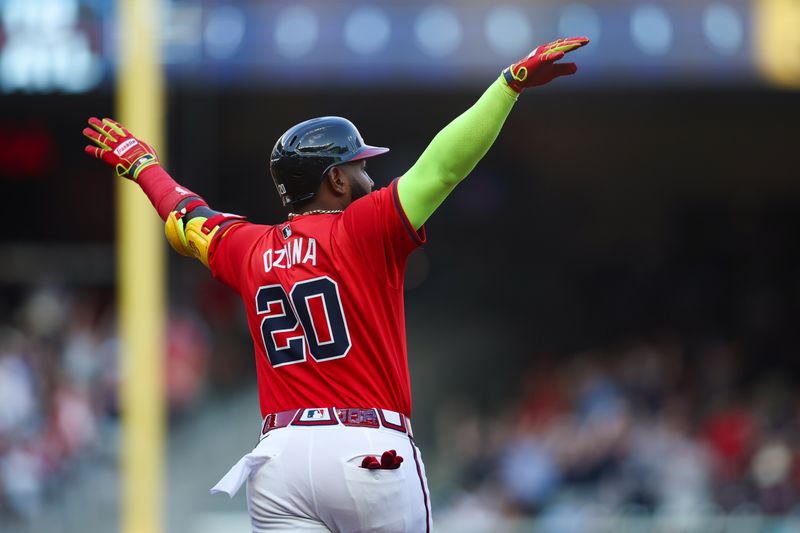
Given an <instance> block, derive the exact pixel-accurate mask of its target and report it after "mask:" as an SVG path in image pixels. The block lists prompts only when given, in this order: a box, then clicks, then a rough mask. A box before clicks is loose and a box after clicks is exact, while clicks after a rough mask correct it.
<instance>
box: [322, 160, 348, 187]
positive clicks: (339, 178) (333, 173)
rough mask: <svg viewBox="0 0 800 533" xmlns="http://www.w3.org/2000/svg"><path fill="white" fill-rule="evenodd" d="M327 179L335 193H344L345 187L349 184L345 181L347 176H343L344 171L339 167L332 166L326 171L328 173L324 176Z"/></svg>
mask: <svg viewBox="0 0 800 533" xmlns="http://www.w3.org/2000/svg"><path fill="white" fill-rule="evenodd" d="M325 177H326V178H327V180H328V185H330V187H331V189H333V192H335V193H336V194H346V193H347V187H348V185H349V183H348V181H347V176H345V173H344V171H343V170H342V168H341V167H338V166H336V167H333V168H331V169H330V170H329V171H328V174H327V175H326V176H325Z"/></svg>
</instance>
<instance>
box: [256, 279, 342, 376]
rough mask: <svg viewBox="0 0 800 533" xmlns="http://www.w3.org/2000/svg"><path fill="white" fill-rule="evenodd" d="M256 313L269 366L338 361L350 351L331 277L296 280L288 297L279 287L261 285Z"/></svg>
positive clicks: (340, 303) (338, 300) (335, 287)
mask: <svg viewBox="0 0 800 533" xmlns="http://www.w3.org/2000/svg"><path fill="white" fill-rule="evenodd" d="M256 312H257V313H258V314H259V315H267V316H265V317H264V318H263V320H261V337H262V339H263V340H264V348H265V349H266V351H267V357H269V362H270V363H271V364H272V366H273V367H276V366H282V365H289V364H292V363H299V362H301V361H305V360H306V343H307V344H308V352H309V353H310V354H311V357H313V358H314V360H315V361H326V360H329V359H338V358H340V357H344V356H345V355H347V352H348V351H349V350H350V346H351V343H350V332H349V331H348V330H347V321H346V320H345V318H344V312H343V310H342V301H341V299H340V298H339V286H338V285H337V284H336V282H335V281H333V280H332V279H331V278H329V277H327V276H324V277H321V278H315V279H310V280H306V281H298V282H297V283H295V284H294V286H293V287H292V289H291V291H289V294H288V295H287V294H286V291H284V290H283V287H282V286H280V285H265V286H263V287H260V288H259V289H258V292H257V293H256Z"/></svg>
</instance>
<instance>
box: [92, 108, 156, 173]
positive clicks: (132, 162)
mask: <svg viewBox="0 0 800 533" xmlns="http://www.w3.org/2000/svg"><path fill="white" fill-rule="evenodd" d="M89 125H90V126H91V128H84V130H83V134H84V135H85V136H86V137H88V139H89V140H90V141H92V142H93V143H94V146H92V145H90V146H87V147H86V148H84V151H85V152H86V153H87V154H89V155H91V156H93V157H96V158H97V159H102V160H103V161H105V162H106V164H108V165H111V166H112V167H114V169H115V170H116V171H117V175H119V176H121V177H123V178H128V179H131V180H134V181H136V179H137V178H138V177H139V173H141V172H142V170H144V169H146V168H147V167H150V166H153V165H157V164H158V155H156V151H155V150H153V148H152V147H151V146H150V145H148V144H147V143H145V142H143V141H140V140H139V139H137V138H136V137H134V136H133V135H132V134H131V132H129V131H128V130H127V129H125V127H123V126H122V125H121V124H119V123H117V122H115V121H113V120H111V119H110V118H104V119H103V121H102V122H101V121H99V120H98V119H96V118H94V117H92V118H90V119H89Z"/></svg>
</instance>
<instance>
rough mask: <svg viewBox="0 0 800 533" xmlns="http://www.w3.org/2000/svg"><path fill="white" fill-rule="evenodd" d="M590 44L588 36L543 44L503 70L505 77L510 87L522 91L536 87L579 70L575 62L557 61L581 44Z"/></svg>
mask: <svg viewBox="0 0 800 533" xmlns="http://www.w3.org/2000/svg"><path fill="white" fill-rule="evenodd" d="M587 44H589V39H588V38H587V37H570V38H569V39H559V40H557V41H553V42H552V43H547V44H543V45H542V46H539V47H538V48H536V49H535V50H534V51H533V52H531V53H530V54H528V55H527V56H525V57H523V58H522V59H520V60H519V61H518V62H517V63H514V64H513V65H511V66H510V67H508V68H507V69H505V70H504V71H503V78H504V79H505V80H506V83H507V84H508V86H509V87H511V88H512V89H514V90H515V91H516V92H518V93H521V92H522V91H523V89H527V88H528V87H536V86H537V85H544V84H545V83H549V82H551V81H552V80H553V79H555V78H557V77H559V76H569V75H571V74H575V73H576V72H577V71H578V66H577V65H576V64H575V63H556V61H558V60H559V59H561V58H562V57H564V54H566V53H567V52H571V51H573V50H575V49H576V48H580V47H581V46H586V45H587Z"/></svg>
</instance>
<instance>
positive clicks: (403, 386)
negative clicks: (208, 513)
mask: <svg viewBox="0 0 800 533" xmlns="http://www.w3.org/2000/svg"><path fill="white" fill-rule="evenodd" d="M588 42H589V40H588V39H586V38H585V37H576V38H570V39H561V40H558V41H555V42H552V43H549V44H546V45H543V46H539V47H538V48H536V49H535V50H534V51H533V52H531V53H530V54H529V55H528V56H526V57H525V58H523V59H522V60H520V61H519V62H517V63H515V64H513V65H511V66H510V67H508V68H506V69H505V70H503V72H502V75H501V76H500V77H499V78H498V79H497V80H496V81H495V82H494V83H493V84H492V85H491V86H490V87H489V88H488V89H487V90H486V92H485V93H484V94H483V95H482V96H481V97H480V99H478V101H477V102H476V103H475V104H474V105H473V106H472V107H471V108H469V109H468V110H467V111H466V112H464V113H463V114H462V115H461V116H459V117H458V118H456V119H455V120H454V121H453V122H451V123H450V124H449V125H448V126H446V127H445V128H444V129H443V130H442V131H441V132H439V134H437V135H436V137H435V138H434V139H433V141H432V142H431V143H430V145H429V146H428V148H427V149H426V150H425V151H424V153H423V154H422V155H421V156H420V158H419V160H418V161H417V162H416V163H415V164H414V165H413V166H412V167H411V168H410V169H409V170H408V172H406V173H405V174H404V175H402V176H401V177H399V178H397V179H395V180H394V181H393V182H392V183H391V185H389V186H388V187H386V188H382V189H379V190H373V189H374V183H373V181H372V179H371V178H370V176H369V174H368V173H367V171H366V162H367V159H369V158H371V157H375V156H378V155H380V154H383V153H386V152H388V151H389V150H388V148H380V147H376V146H370V145H367V144H365V143H364V141H363V139H362V137H361V135H360V134H359V132H358V130H357V129H356V127H355V126H354V125H353V124H352V123H350V122H349V121H347V120H345V119H343V118H339V117H322V118H316V119H312V120H308V121H306V122H302V123H300V124H297V125H296V126H294V127H292V128H290V129H289V130H288V131H286V133H284V134H283V135H282V136H281V138H280V139H279V140H278V142H277V143H276V144H275V147H274V149H273V150H272V155H271V157H270V172H271V174H272V178H273V180H274V182H275V186H276V187H277V189H278V194H279V195H280V198H281V201H282V202H283V205H284V206H287V207H288V208H289V209H290V211H291V212H290V213H289V217H288V220H287V221H285V222H282V223H280V224H275V225H272V226H264V225H259V224H252V223H249V222H247V221H246V220H244V218H243V217H241V216H237V215H232V214H229V213H220V212H218V211H214V210H213V209H211V208H210V207H209V206H208V204H207V203H206V202H205V200H203V198H202V197H201V196H200V195H198V194H196V193H194V192H192V191H190V190H188V189H186V188H184V187H181V186H180V185H178V184H177V183H176V182H175V181H174V180H173V179H172V178H171V177H170V176H169V174H167V173H166V172H165V171H164V169H163V168H162V167H161V166H160V165H159V161H158V157H157V155H156V152H155V150H153V148H152V147H150V146H149V145H147V144H146V143H145V142H143V141H142V140H140V139H137V138H136V137H135V136H133V135H132V134H131V133H130V132H129V131H128V130H126V129H125V128H124V127H122V126H121V125H120V124H118V123H116V122H114V121H113V120H110V119H104V120H102V121H100V120H98V119H96V118H91V119H89V125H90V126H91V127H89V128H85V129H84V130H83V133H84V135H86V137H88V138H89V139H90V140H91V141H92V145H91V146H87V147H86V152H87V153H88V154H90V155H92V156H94V157H96V158H98V159H102V160H103V161H105V162H106V163H107V164H109V165H111V166H113V167H114V168H115V169H116V172H117V174H118V175H119V176H121V177H124V178H128V179H131V180H133V181H135V182H136V183H138V184H139V186H140V187H141V188H142V191H143V192H144V193H145V194H146V195H147V197H148V198H149V199H150V201H151V202H152V204H153V206H154V207H155V208H156V210H157V211H158V214H159V215H160V216H161V218H162V219H163V220H164V221H165V231H166V235H167V239H168V241H169V243H170V244H171V245H172V247H173V248H174V249H175V250H177V251H178V253H180V254H183V255H187V256H193V257H195V258H197V259H199V260H200V261H201V262H202V263H203V264H204V265H205V266H206V267H208V268H209V269H210V270H211V274H212V275H213V276H214V277H215V278H217V279H219V280H221V281H222V282H223V283H225V284H226V285H228V286H230V287H231V288H233V289H234V290H235V291H237V292H238V293H239V295H240V296H241V298H242V301H243V302H244V305H245V308H246V310H247V318H248V325H249V329H250V334H251V335H252V338H253V342H254V345H255V357H256V371H257V374H258V390H259V400H260V407H261V413H262V415H263V421H262V424H261V434H260V441H259V443H258V445H257V446H256V447H255V449H254V450H253V451H252V452H250V453H248V454H247V455H245V456H244V457H243V458H242V459H241V460H240V461H239V462H238V463H237V464H236V465H235V466H234V467H233V468H232V469H231V470H230V471H229V472H228V473H227V474H226V475H225V476H224V477H223V478H222V480H221V481H220V482H219V483H218V484H217V485H216V486H215V487H214V488H213V489H212V492H226V493H228V494H230V495H231V496H232V495H233V494H235V493H236V491H237V490H238V489H239V488H240V487H241V485H242V484H245V483H246V485H247V502H248V509H249V512H250V516H251V523H252V527H253V531H256V532H262V531H273V530H281V531H382V532H396V531H409V532H421V531H430V528H431V511H430V499H429V494H428V488H427V483H426V479H425V468H424V466H423V463H422V458H421V454H420V451H419V449H418V448H417V446H416V445H415V443H414V436H413V433H412V429H411V420H410V416H411V388H410V382H409V373H408V364H407V359H406V357H407V356H406V340H405V321H404V311H403V271H404V267H405V264H406V259H407V257H408V255H409V254H410V253H411V252H412V251H413V250H414V249H415V248H417V247H418V246H420V245H421V244H423V243H424V242H425V229H424V224H425V221H426V220H427V219H428V217H430V216H431V215H432V214H433V212H434V211H435V210H436V208H437V207H438V206H439V205H440V204H441V203H442V202H443V201H444V199H445V198H447V196H448V194H450V192H451V191H452V190H453V189H454V188H455V186H456V185H458V183H459V182H460V181H461V180H463V179H464V178H465V177H466V176H467V174H469V172H470V171H471V170H472V169H473V168H474V167H475V165H476V164H477V163H478V161H480V159H481V158H482V157H483V156H484V154H485V153H486V151H487V150H488V149H489V148H490V147H491V145H492V143H493V142H494V140H495V138H496V137H497V135H498V133H499V132H500V128H501V127H502V125H503V123H504V121H505V119H506V117H507V115H508V113H509V112H510V111H511V108H512V107H513V105H514V103H515V102H516V100H517V97H518V96H519V94H520V93H521V92H522V91H523V90H524V89H527V88H530V87H534V86H537V85H543V84H545V83H548V82H549V81H551V80H552V79H554V78H556V77H558V76H563V75H569V74H574V73H575V72H576V70H577V67H576V66H575V64H574V63H557V61H558V60H559V59H561V58H562V57H563V56H564V54H566V53H568V52H570V51H572V50H574V49H576V48H579V47H581V46H584V45H586V44H587V43H588Z"/></svg>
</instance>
